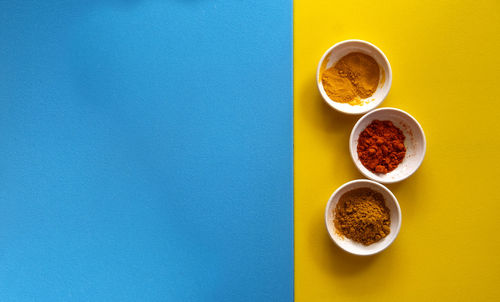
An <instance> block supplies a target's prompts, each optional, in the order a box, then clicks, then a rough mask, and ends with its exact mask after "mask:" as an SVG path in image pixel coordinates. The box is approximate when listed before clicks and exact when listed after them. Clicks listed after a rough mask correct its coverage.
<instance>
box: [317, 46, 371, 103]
mask: <svg viewBox="0 0 500 302" xmlns="http://www.w3.org/2000/svg"><path fill="white" fill-rule="evenodd" d="M379 80H380V69H379V66H378V64H377V62H376V61H375V60H374V59H373V58H372V57H370V56H368V55H365V54H362V53H359V52H353V53H350V54H348V55H346V56H344V57H342V58H341V59H340V60H339V61H338V62H337V63H336V64H335V65H334V66H333V67H330V68H328V69H327V70H324V71H323V73H322V75H321V82H322V83H323V88H324V89H325V92H326V94H327V95H328V96H329V97H330V99H332V100H333V101H335V102H339V103H349V104H351V105H361V104H362V101H361V99H365V98H368V97H370V96H371V95H373V93H374V92H375V90H377V86H378V83H379Z"/></svg>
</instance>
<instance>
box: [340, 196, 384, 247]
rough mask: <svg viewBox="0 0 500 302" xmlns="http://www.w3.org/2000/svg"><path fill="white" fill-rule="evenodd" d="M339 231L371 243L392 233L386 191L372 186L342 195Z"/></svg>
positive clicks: (358, 240)
mask: <svg viewBox="0 0 500 302" xmlns="http://www.w3.org/2000/svg"><path fill="white" fill-rule="evenodd" d="M334 224H335V228H336V229H337V232H338V233H339V234H340V235H342V236H345V237H347V238H349V239H351V240H354V241H356V242H360V243H362V244H364V245H370V244H372V243H375V242H377V241H379V240H380V239H382V238H384V237H385V236H387V235H388V234H389V233H390V232H391V228H390V226H391V217H390V211H389V209H388V208H387V207H386V205H385V201H384V197H383V196H382V194H380V193H378V192H375V191H373V190H371V189H369V188H360V189H355V190H352V191H349V192H346V193H345V194H344V195H342V196H341V197H340V199H339V202H338V203H337V206H336V208H335V218H334Z"/></svg>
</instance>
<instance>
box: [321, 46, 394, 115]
mask: <svg viewBox="0 0 500 302" xmlns="http://www.w3.org/2000/svg"><path fill="white" fill-rule="evenodd" d="M351 52H360V53H363V54H366V55H369V56H371V57H372V58H373V59H375V61H376V62H377V64H378V66H379V67H380V81H379V85H378V87H377V90H376V91H375V93H374V94H373V95H372V96H371V97H369V98H367V99H364V104H363V105H350V104H347V103H339V102H335V101H333V100H331V99H330V98H329V97H328V95H327V94H326V92H325V89H324V88H323V83H322V82H321V73H322V71H323V69H325V70H326V69H328V68H330V67H332V66H333V65H335V63H337V61H338V60H340V59H341V58H342V57H344V56H346V55H347V54H349V53H351ZM324 61H325V65H324V66H323V62H324ZM321 66H323V67H324V68H322V67H321ZM316 81H317V83H318V88H319V91H320V93H321V96H322V97H323V99H324V100H325V101H326V102H327V103H328V104H329V105H330V106H331V107H333V108H334V109H336V110H338V111H341V112H344V113H349V114H362V113H365V112H368V111H370V110H372V109H374V108H375V107H377V106H378V105H380V103H382V101H383V100H384V99H385V97H386V96H387V94H388V93H389V90H390V88H391V83H392V71H391V66H390V64H389V61H388V60H387V58H386V57H385V55H384V53H383V52H382V51H381V50H380V49H378V48H377V47H376V46H375V45H373V44H371V43H368V42H366V41H361V40H347V41H343V42H340V43H337V44H335V45H334V46H332V47H331V48H330V49H328V50H327V51H326V52H325V54H324V55H323V57H322V58H321V60H320V62H319V65H318V71H317V74H316Z"/></svg>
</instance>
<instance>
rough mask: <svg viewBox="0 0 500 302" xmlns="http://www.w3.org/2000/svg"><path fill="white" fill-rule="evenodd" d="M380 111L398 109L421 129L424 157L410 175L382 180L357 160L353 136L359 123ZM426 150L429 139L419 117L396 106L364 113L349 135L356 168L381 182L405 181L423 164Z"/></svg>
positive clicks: (366, 175) (350, 151) (352, 157)
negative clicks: (418, 119)
mask: <svg viewBox="0 0 500 302" xmlns="http://www.w3.org/2000/svg"><path fill="white" fill-rule="evenodd" d="M378 111H396V112H398V113H400V114H403V115H405V116H407V117H408V118H410V120H412V121H413V122H414V123H415V124H416V125H417V128H418V129H419V131H420V133H422V139H423V150H424V151H423V152H422V157H421V159H420V161H419V163H418V164H417V166H416V168H415V169H414V170H413V171H412V172H411V173H409V174H408V175H406V176H404V177H402V178H397V179H395V180H381V179H377V178H374V177H373V175H375V174H374V173H371V172H370V173H366V172H365V171H364V170H363V169H361V167H360V166H359V165H360V164H358V162H357V161H356V156H357V154H358V153H357V152H356V151H355V150H354V143H353V142H354V137H353V136H354V132H355V130H356V129H357V128H359V125H360V124H361V122H362V121H364V120H365V119H367V118H368V117H370V116H371V115H373V114H374V113H375V112H378ZM426 150H427V139H426V138H425V132H424V129H423V128H422V126H421V125H420V123H419V122H418V121H417V119H415V118H414V117H413V116H411V114H409V113H408V112H406V111H403V110H401V109H398V108H394V107H382V108H377V109H374V110H372V111H370V112H368V113H367V114H365V115H363V116H362V117H361V118H360V119H359V120H358V121H357V122H356V124H354V127H352V130H351V135H349V153H351V159H352V161H353V163H354V165H355V166H356V168H357V169H358V170H359V172H361V174H363V175H364V176H365V177H367V178H369V179H371V180H374V181H376V182H379V183H384V184H392V183H397V182H400V181H403V180H405V179H407V178H408V177H410V176H412V175H413V174H414V173H415V172H417V170H418V169H419V168H420V166H421V165H422V162H423V161H424V158H425V153H426ZM361 165H362V164H361Z"/></svg>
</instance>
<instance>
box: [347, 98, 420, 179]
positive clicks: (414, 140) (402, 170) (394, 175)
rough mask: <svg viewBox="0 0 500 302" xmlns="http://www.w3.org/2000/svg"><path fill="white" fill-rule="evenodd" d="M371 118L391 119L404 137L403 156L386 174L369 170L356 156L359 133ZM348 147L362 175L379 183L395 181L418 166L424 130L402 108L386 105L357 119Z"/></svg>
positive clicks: (407, 175)
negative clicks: (404, 153) (404, 150)
mask: <svg viewBox="0 0 500 302" xmlns="http://www.w3.org/2000/svg"><path fill="white" fill-rule="evenodd" d="M373 120H380V121H391V122H392V123H393V124H394V126H396V127H398V128H399V129H401V131H403V134H404V135H405V137H406V138H405V147H406V155H405V158H404V159H403V161H402V162H401V163H400V164H399V165H398V167H397V168H396V169H394V170H392V171H391V172H389V173H387V174H382V173H373V172H371V171H370V170H368V169H367V168H365V166H363V164H362V163H361V161H360V160H359V157H358V152H357V149H358V138H359V135H360V134H361V132H362V131H363V130H365V129H366V127H367V126H368V125H369V124H370V123H371V122H372V121H373ZM349 148H350V151H351V157H352V160H353V161H354V164H355V165H356V167H357V168H358V169H359V171H360V172H361V173H363V175H364V176H366V177H368V178H370V179H373V180H375V181H378V182H381V183H395V182H398V181H402V180H404V179H406V178H408V177H410V175H412V174H413V173H415V171H417V169H418V168H419V167H420V165H421V164H422V161H423V160H424V156H425V148H426V141H425V134H424V130H423V129H422V127H421V126H420V124H419V123H418V122H417V120H416V119H415V118H413V117H412V116H411V115H409V114H408V113H406V112H404V111H403V110H400V109H396V108H389V107H387V108H379V109H376V110H373V111H372V112H370V113H367V114H365V115H364V116H363V117H362V118H360V119H359V120H358V122H357V123H356V125H354V128H353V129H352V132H351V137H350V139H349Z"/></svg>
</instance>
